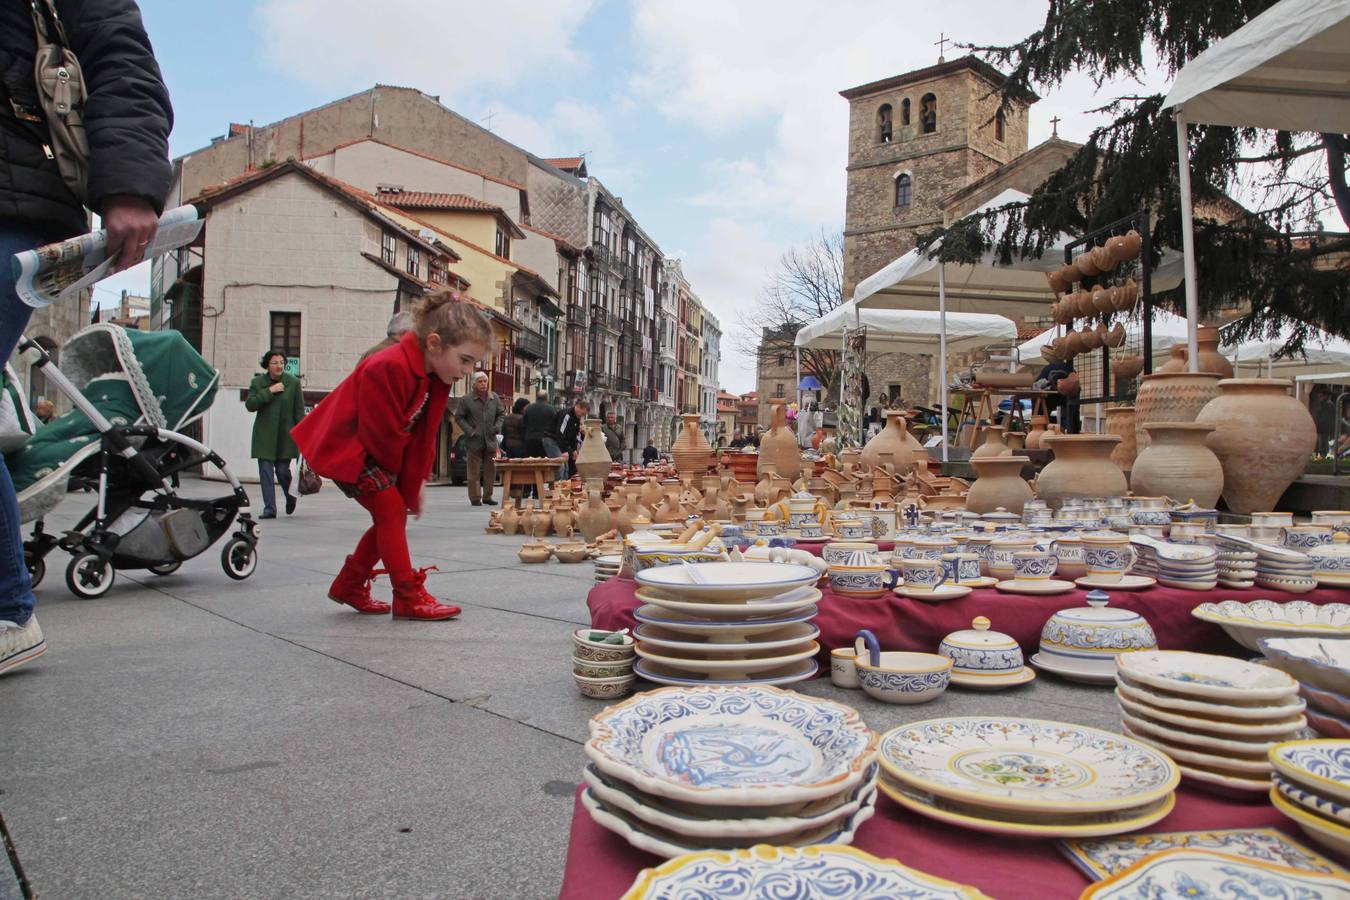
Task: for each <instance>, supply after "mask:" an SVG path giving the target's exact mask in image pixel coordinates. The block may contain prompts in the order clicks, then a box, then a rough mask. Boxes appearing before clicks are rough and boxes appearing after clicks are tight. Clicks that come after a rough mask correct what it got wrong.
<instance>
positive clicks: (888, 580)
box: [830, 563, 899, 597]
mask: <svg viewBox="0 0 1350 900" xmlns="http://www.w3.org/2000/svg"><path fill="white" fill-rule="evenodd" d="M898 579H899V573H898V572H897V571H896V570H895V569H891V568H887V567H886V566H883V565H881V564H880V563H878V564H876V565H871V566H831V567H830V588H831V589H832V590H833V591H834V592H835V593H836V594H839V595H841V596H844V597H880V596H881V595H882V594H884V593H886V591H888V590H890V589H891V588H893V587H895V583H896V581H897V580H898Z"/></svg>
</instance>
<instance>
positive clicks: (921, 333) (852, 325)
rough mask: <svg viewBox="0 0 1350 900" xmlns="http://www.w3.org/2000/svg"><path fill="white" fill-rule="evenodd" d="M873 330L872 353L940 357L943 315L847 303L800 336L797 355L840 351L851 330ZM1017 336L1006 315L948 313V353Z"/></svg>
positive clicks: (869, 336) (869, 345) (870, 336)
mask: <svg viewBox="0 0 1350 900" xmlns="http://www.w3.org/2000/svg"><path fill="white" fill-rule="evenodd" d="M860 326H861V327H863V328H866V329H867V351H868V352H869V353H915V354H921V353H929V354H933V353H937V351H938V344H939V342H940V341H941V336H942V316H941V314H940V313H936V312H933V311H931V310H914V309H858V307H857V305H856V304H855V303H853V302H852V301H850V302H848V303H844V304H842V305H840V306H839V307H837V308H835V309H834V310H832V311H830V312H829V313H827V314H826V315H824V316H821V317H820V318H819V319H816V320H815V321H814V322H812V323H810V324H809V325H805V326H803V327H802V329H801V330H800V331H798V332H797V340H796V345H797V350H798V352H800V351H801V350H804V349H807V348H812V349H819V350H838V349H839V347H840V342H841V341H842V340H843V339H844V333H845V331H853V330H855V329H857V328H858V327H860ZM1015 337H1017V326H1016V325H1015V324H1013V321H1012V320H1011V319H1009V318H1007V317H1006V316H995V315H990V314H987V313H948V314H947V349H948V350H951V351H954V352H960V351H964V350H975V349H978V348H980V347H987V346H988V345H990V344H996V343H998V342H1000V341H1011V340H1012V339H1013V338H1015Z"/></svg>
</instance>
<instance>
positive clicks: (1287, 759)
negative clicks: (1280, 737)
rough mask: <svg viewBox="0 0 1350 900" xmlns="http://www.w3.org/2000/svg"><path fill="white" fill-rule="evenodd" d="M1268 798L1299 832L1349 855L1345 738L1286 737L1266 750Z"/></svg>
mask: <svg viewBox="0 0 1350 900" xmlns="http://www.w3.org/2000/svg"><path fill="white" fill-rule="evenodd" d="M1270 764H1271V765H1272V766H1274V767H1275V786H1274V787H1272V788H1271V789H1270V802H1271V803H1274V804H1275V808H1276V809H1278V810H1279V811H1280V812H1282V813H1284V814H1285V815H1286V816H1288V817H1289V818H1291V819H1293V820H1294V821H1295V822H1297V823H1298V825H1299V827H1300V828H1302V829H1303V833H1304V834H1306V835H1307V836H1308V837H1310V838H1312V839H1313V840H1314V841H1317V843H1319V844H1321V845H1322V846H1324V847H1327V848H1329V849H1331V850H1335V851H1336V852H1337V853H1340V854H1342V855H1343V856H1350V741H1345V740H1321V741H1289V742H1288V743H1284V744H1280V745H1279V746H1278V747H1274V748H1272V749H1271V751H1270Z"/></svg>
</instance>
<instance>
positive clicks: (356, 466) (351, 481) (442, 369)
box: [292, 291, 493, 620]
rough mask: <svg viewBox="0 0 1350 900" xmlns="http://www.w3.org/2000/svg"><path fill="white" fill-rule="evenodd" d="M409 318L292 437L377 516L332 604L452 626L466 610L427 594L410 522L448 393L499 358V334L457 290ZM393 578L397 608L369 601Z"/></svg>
mask: <svg viewBox="0 0 1350 900" xmlns="http://www.w3.org/2000/svg"><path fill="white" fill-rule="evenodd" d="M412 314H413V330H412V331H410V332H408V333H407V334H405V335H404V336H403V337H402V338H400V339H399V342H398V344H397V345H395V346H393V347H389V348H387V349H384V350H381V351H380V352H379V353H376V354H375V355H374V356H372V357H370V358H368V359H366V360H364V361H362V362H361V363H359V364H358V365H357V366H356V369H355V370H353V371H352V373H351V374H350V375H348V376H347V377H346V378H344V379H343V380H342V383H341V384H339V385H338V386H337V388H336V389H334V391H333V392H332V393H331V394H329V395H328V396H327V397H326V398H325V399H324V400H323V402H321V403H320V404H319V405H318V406H316V407H315V408H314V411H313V412H311V413H310V414H309V415H308V416H306V417H305V419H304V421H302V422H301V423H300V424H299V425H297V426H296V427H295V430H294V431H293V432H292V436H293V437H294V438H295V442H296V444H297V445H298V446H299V448H300V450H301V452H303V453H304V454H305V458H306V459H307V460H308V461H309V464H310V467H311V468H313V469H314V471H315V472H317V473H318V474H319V475H322V476H324V477H326V478H330V479H332V480H333V482H334V484H336V485H337V487H338V490H340V491H342V493H344V494H346V495H347V496H348V497H351V498H353V499H354V500H356V502H357V503H359V504H361V506H362V508H363V509H365V510H366V511H367V512H368V513H370V518H371V523H372V524H371V527H370V529H369V530H367V531H366V533H365V534H363V535H362V536H361V540H360V541H359V542H358V543H357V545H356V549H355V550H353V551H352V554H351V555H350V556H348V557H347V560H346V562H345V563H344V564H343V566H342V570H341V571H340V572H338V575H337V578H335V579H334V580H333V584H332V586H330V587H329V589H328V597H329V599H331V600H333V601H335V602H337V603H345V604H346V605H348V606H350V607H352V608H353V609H355V610H356V611H357V612H359V613H365V614H367V615H381V614H383V613H387V612H389V611H390V610H391V608H392V610H393V614H394V618H396V619H423V620H440V619H453V618H454V617H456V616H458V615H459V614H460V608H459V607H458V606H455V605H453V604H449V603H441V602H440V601H438V600H437V599H436V598H435V597H433V596H431V594H429V593H427V590H426V588H425V586H424V585H425V583H426V573H427V569H413V567H412V560H411V558H410V556H409V554H408V535H407V526H408V513H409V512H411V513H412V514H413V515H414V516H416V517H420V516H421V515H422V509H423V506H424V504H425V499H426V498H425V491H424V485H425V484H426V480H427V476H429V475H430V474H431V466H432V463H433V462H435V459H436V434H437V431H438V430H439V429H440V425H441V420H442V418H443V417H444V416H445V407H446V405H447V403H448V402H449V397H450V385H451V384H452V383H454V382H455V381H457V380H459V379H460V378H462V377H463V376H464V374H465V373H466V372H468V371H470V370H471V369H472V368H473V366H474V364H475V363H477V362H478V361H479V360H481V359H483V358H484V357H485V356H487V355H488V354H489V353H490V352H492V348H493V340H492V330H491V327H490V326H489V325H488V322H487V320H486V319H485V318H483V316H482V315H481V314H480V313H479V312H478V311H477V309H475V308H474V307H473V306H471V305H470V304H468V303H465V302H461V301H460V300H459V297H458V295H457V294H454V293H452V292H450V291H439V292H437V293H434V294H429V295H427V296H425V297H423V298H422V299H421V300H419V301H418V302H417V304H416V305H415V306H414V307H413V310H412ZM381 560H382V561H383V562H384V568H383V569H381V570H379V571H378V572H377V571H376V569H375V566H376V564H377V563H379V562H380V561H381ZM386 572H387V573H388V574H389V578H390V580H391V581H392V582H393V584H394V602H393V604H392V607H391V605H390V604H388V603H384V602H382V601H378V600H375V599H374V598H373V597H371V595H370V583H371V580H372V579H373V578H374V577H375V575H377V574H383V573H386Z"/></svg>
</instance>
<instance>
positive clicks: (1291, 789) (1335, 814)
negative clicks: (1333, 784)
mask: <svg viewBox="0 0 1350 900" xmlns="http://www.w3.org/2000/svg"><path fill="white" fill-rule="evenodd" d="M1272 780H1273V781H1274V784H1275V789H1276V790H1278V791H1279V792H1280V793H1281V794H1284V796H1286V797H1288V798H1289V799H1290V800H1292V801H1294V802H1295V803H1297V804H1298V805H1299V806H1302V807H1304V808H1305V809H1307V810H1309V811H1310V812H1314V813H1317V814H1318V815H1319V816H1326V817H1328V818H1331V819H1336V820H1337V821H1339V822H1342V823H1343V824H1345V825H1350V806H1345V805H1343V804H1341V803H1337V802H1336V801H1335V800H1332V799H1329V798H1327V797H1323V796H1322V795H1321V794H1317V793H1314V792H1313V791H1309V790H1307V789H1305V788H1304V787H1302V786H1301V785H1299V784H1296V783H1295V782H1293V781H1290V780H1289V779H1287V778H1285V777H1284V776H1282V775H1280V773H1278V772H1276V773H1275V776H1274V778H1273V779H1272Z"/></svg>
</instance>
